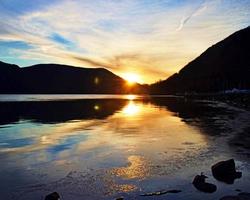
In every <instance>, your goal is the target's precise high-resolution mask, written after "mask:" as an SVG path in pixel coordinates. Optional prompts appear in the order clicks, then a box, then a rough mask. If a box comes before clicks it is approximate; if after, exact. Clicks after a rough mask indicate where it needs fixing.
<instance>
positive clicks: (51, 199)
mask: <svg viewBox="0 0 250 200" xmlns="http://www.w3.org/2000/svg"><path fill="white" fill-rule="evenodd" d="M59 199H60V195H59V194H58V193H57V192H53V193H50V194H48V195H47V196H46V197H45V200H59Z"/></svg>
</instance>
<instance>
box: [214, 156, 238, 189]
mask: <svg viewBox="0 0 250 200" xmlns="http://www.w3.org/2000/svg"><path fill="white" fill-rule="evenodd" d="M212 174H213V176H214V178H215V179H217V180H219V181H222V182H225V183H228V184H233V183H234V180H235V179H236V178H241V176H242V173H241V172H237V171H236V169H235V162H234V159H230V160H226V161H221V162H218V163H216V164H215V165H213V166H212Z"/></svg>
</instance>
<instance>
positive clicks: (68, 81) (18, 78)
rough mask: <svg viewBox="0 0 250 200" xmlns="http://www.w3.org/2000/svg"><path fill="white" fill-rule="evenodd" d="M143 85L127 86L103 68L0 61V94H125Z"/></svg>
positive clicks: (123, 81) (133, 91) (136, 90)
mask: <svg viewBox="0 0 250 200" xmlns="http://www.w3.org/2000/svg"><path fill="white" fill-rule="evenodd" d="M141 91H143V90H142V86H141V85H139V84H135V85H134V86H128V84H127V82H126V81H125V80H123V79H122V78H120V77H119V76H117V75H115V74H113V73H112V72H110V71H108V70H106V69H104V68H81V67H73V66H68V65H58V64H39V65H33V66H30V67H24V68H20V67H18V66H17V65H11V64H7V63H3V62H1V63H0V93H2V94H10V93H12V94H94V93H95V94H111V93H112V94H126V93H139V92H141Z"/></svg>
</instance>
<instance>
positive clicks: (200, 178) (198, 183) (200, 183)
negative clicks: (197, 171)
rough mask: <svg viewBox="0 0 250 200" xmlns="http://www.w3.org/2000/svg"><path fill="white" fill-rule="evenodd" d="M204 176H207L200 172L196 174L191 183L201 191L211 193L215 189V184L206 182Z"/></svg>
mask: <svg viewBox="0 0 250 200" xmlns="http://www.w3.org/2000/svg"><path fill="white" fill-rule="evenodd" d="M206 178H207V176H205V175H203V174H202V173H201V175H196V176H195V177H194V180H193V185H194V187H195V188H196V189H197V190H199V191H202V192H206V193H213V192H215V191H216V190H217V187H216V185H214V184H212V183H206Z"/></svg>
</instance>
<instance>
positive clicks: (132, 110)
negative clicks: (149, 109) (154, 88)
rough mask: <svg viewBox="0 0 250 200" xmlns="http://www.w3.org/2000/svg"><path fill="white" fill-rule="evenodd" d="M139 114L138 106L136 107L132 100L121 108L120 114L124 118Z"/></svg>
mask: <svg viewBox="0 0 250 200" xmlns="http://www.w3.org/2000/svg"><path fill="white" fill-rule="evenodd" d="M139 112H140V106H139V105H136V104H135V102H133V101H132V100H131V101H129V103H128V104H127V105H126V106H125V107H124V108H123V110H122V113H123V114H124V115H125V116H134V115H136V114H138V113H139Z"/></svg>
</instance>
